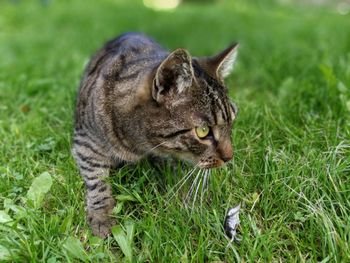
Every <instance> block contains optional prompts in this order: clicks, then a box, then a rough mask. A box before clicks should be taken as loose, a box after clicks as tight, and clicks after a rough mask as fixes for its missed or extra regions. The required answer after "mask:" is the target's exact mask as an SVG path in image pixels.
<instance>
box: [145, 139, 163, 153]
mask: <svg viewBox="0 0 350 263" xmlns="http://www.w3.org/2000/svg"><path fill="white" fill-rule="evenodd" d="M166 142H167V141H164V142H161V143H159V144H157V145H156V146H154V147H152V148H151V149H149V150H148V151H147V152H148V153H149V152H151V151H153V150H155V149H157V148H158V147H159V146H161V145H163V144H165V143H166Z"/></svg>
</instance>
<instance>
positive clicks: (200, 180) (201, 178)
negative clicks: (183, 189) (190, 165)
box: [191, 171, 206, 211]
mask: <svg viewBox="0 0 350 263" xmlns="http://www.w3.org/2000/svg"><path fill="white" fill-rule="evenodd" d="M204 172H206V171H204ZM202 181H203V176H201V177H200V178H199V182H198V184H197V189H196V192H195V194H194V198H193V202H192V208H191V211H193V208H194V203H195V202H196V199H197V194H198V190H199V187H200V185H201V183H202Z"/></svg>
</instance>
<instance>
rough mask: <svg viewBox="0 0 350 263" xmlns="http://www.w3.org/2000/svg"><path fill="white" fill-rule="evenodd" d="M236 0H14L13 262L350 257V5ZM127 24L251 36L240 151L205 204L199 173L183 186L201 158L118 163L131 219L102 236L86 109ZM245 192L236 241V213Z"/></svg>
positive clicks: (122, 212) (1, 50) (3, 32)
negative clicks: (232, 214) (99, 57)
mask: <svg viewBox="0 0 350 263" xmlns="http://www.w3.org/2000/svg"><path fill="white" fill-rule="evenodd" d="M197 2H198V1H197ZM232 2H233V3H231V1H227V2H225V3H221V4H208V3H207V4H201V5H199V4H194V3H192V4H184V5H181V6H179V7H178V8H177V9H175V10H173V11H171V12H169V11H155V10H152V9H149V8H146V7H144V6H143V5H142V4H141V3H139V2H137V1H126V0H124V1H117V0H102V1H98V2H97V1H91V0H88V1H83V0H78V1H5V0H2V1H1V0H0V5H1V7H0V58H1V59H0V261H1V262H3V261H9V262H49V263H54V262H79V261H83V262H120V261H122V260H124V261H134V262H145V261H146V262H214V261H215V262H235V261H242V262H316V261H322V262H350V14H347V15H340V14H339V13H337V12H336V11H335V10H334V9H333V8H324V7H315V6H309V7H306V6H300V5H293V6H291V5H279V4H274V3H273V1H263V2H262V1H259V4H254V3H253V1H243V0H240V1H232ZM265 2H266V3H265ZM126 31H141V32H145V33H147V34H149V35H151V36H152V37H154V38H155V39H156V40H157V41H158V42H160V43H162V44H163V45H164V46H165V47H167V48H168V49H169V50H171V49H175V48H178V47H184V48H187V49H188V50H189V51H190V52H191V54H193V55H197V56H199V55H210V54H214V53H215V52H217V51H219V50H221V49H223V48H224V47H226V46H227V45H228V44H230V43H231V42H233V41H238V42H239V43H240V51H239V52H240V54H239V57H238V63H237V66H236V68H235V72H234V73H233V74H232V76H230V78H229V79H228V80H227V85H228V86H229V88H230V95H231V97H232V98H233V99H234V100H235V102H236V103H237V105H238V107H239V109H240V112H239V116H238V117H237V121H236V123H235V127H234V131H233V135H232V136H233V141H234V148H235V157H234V161H233V162H232V163H230V164H229V165H227V166H226V167H224V168H221V169H217V170H214V171H212V172H211V177H210V181H209V186H208V190H207V191H204V192H203V193H200V197H201V198H199V200H197V201H196V202H195V205H194V207H193V209H192V208H191V206H189V207H186V206H185V205H184V204H183V203H182V201H181V200H182V198H183V196H184V195H185V194H186V191H188V188H189V185H187V186H185V187H184V188H183V189H182V190H180V191H179V193H177V194H176V196H175V197H174V198H170V197H171V195H172V193H173V192H174V189H177V186H176V183H177V182H178V181H179V180H180V179H181V177H182V176H183V175H185V174H186V170H184V171H183V172H181V170H180V169H179V172H178V173H174V172H173V170H172V169H171V168H170V167H169V166H164V167H161V169H160V170H159V169H155V168H154V167H152V166H151V165H150V164H148V163H141V164H138V165H128V166H126V167H124V168H122V169H121V170H119V171H116V172H115V173H114V174H113V177H112V178H111V184H112V186H113V189H114V195H115V197H116V199H117V201H118V205H117V207H116V209H115V210H114V217H115V218H116V219H117V221H118V225H117V226H116V227H115V228H114V231H113V232H114V235H113V236H111V237H109V238H108V239H106V240H101V239H98V238H96V237H93V236H92V235H91V232H90V230H89V228H88V226H87V223H86V221H85V212H84V185H83V182H82V180H81V178H80V175H79V173H78V170H77V167H76V166H75V163H74V160H73V158H72V156H71V153H70V148H71V136H72V123H73V111H74V104H75V96H76V91H77V88H78V85H79V81H80V77H81V75H82V72H83V69H84V65H85V64H86V63H87V61H88V59H89V57H90V56H91V54H92V53H93V52H94V51H95V50H97V49H98V48H99V47H100V46H101V45H102V44H103V43H104V42H105V41H106V40H108V39H111V38H113V37H114V36H116V35H118V34H120V33H122V32H126ZM238 203H241V206H242V209H241V214H240V218H241V225H240V227H239V233H240V234H239V235H240V238H241V241H240V242H234V243H230V242H229V239H228V238H227V237H226V236H225V233H224V231H223V221H224V218H225V214H226V212H227V210H228V209H229V208H231V207H233V206H235V205H237V204H238Z"/></svg>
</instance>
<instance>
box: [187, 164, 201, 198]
mask: <svg viewBox="0 0 350 263" xmlns="http://www.w3.org/2000/svg"><path fill="white" fill-rule="evenodd" d="M202 172H203V170H199V172H198V173H197V175H196V177H195V178H194V180H193V182H192V184H191V187H190V190H189V191H188V193H187V195H186V197H185V200H184V202H185V203H187V200H188V199H189V197H191V195H192V192H193V190H194V188H195V185H196V184H197V181H198V179H199V178H200V176H201V174H202Z"/></svg>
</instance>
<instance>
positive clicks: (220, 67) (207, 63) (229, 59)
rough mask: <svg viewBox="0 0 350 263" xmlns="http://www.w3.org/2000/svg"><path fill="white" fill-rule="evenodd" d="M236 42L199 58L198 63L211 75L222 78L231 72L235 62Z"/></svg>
mask: <svg viewBox="0 0 350 263" xmlns="http://www.w3.org/2000/svg"><path fill="white" fill-rule="evenodd" d="M237 51H238V44H237V43H234V44H232V45H230V46H229V47H228V48H226V49H225V50H224V51H222V52H220V53H219V54H217V55H214V56H212V57H206V58H199V59H198V62H199V64H200V65H201V66H202V67H203V68H204V69H206V70H207V71H208V72H209V73H210V74H212V75H213V76H215V77H217V78H219V79H221V80H223V79H225V78H226V77H227V76H228V75H230V74H231V72H232V70H233V66H234V64H235V62H236V58H237V54H238V53H237Z"/></svg>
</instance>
